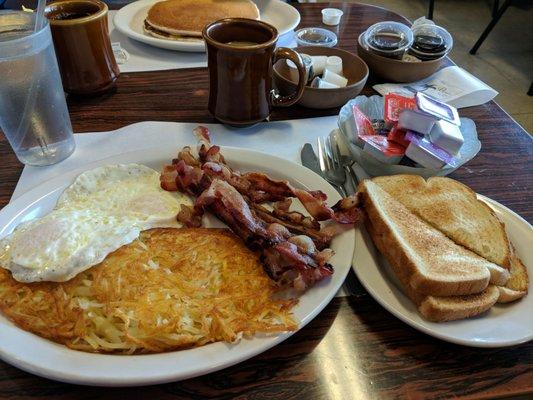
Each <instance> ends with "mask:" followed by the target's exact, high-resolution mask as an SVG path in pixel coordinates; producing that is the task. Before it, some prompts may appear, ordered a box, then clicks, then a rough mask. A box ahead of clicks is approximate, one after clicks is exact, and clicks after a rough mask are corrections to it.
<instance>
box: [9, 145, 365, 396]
mask: <svg viewBox="0 0 533 400" xmlns="http://www.w3.org/2000/svg"><path fill="white" fill-rule="evenodd" d="M177 148H178V146H176V149H177ZM221 151H222V153H223V154H224V156H225V157H226V159H227V160H228V161H229V162H230V163H231V162H232V161H233V160H235V159H238V160H239V161H238V162H243V161H244V163H246V162H247V160H248V162H249V164H250V165H257V168H258V170H263V167H264V166H265V164H268V163H269V162H270V164H268V165H269V166H270V167H271V168H272V167H273V168H274V169H277V170H279V171H287V170H290V175H291V177H292V179H293V181H296V182H300V183H301V184H303V185H304V186H305V187H309V186H312V187H313V188H314V189H320V190H323V191H324V192H325V193H326V194H327V196H328V199H329V201H328V202H330V203H331V204H334V202H336V201H338V200H339V199H340V196H339V194H338V193H337V192H336V191H335V190H334V189H333V187H331V186H330V185H329V184H328V183H327V182H326V181H325V180H323V178H322V177H320V176H319V175H317V174H315V173H314V172H312V171H311V170H309V169H307V168H305V167H303V166H301V165H299V164H296V163H293V162H291V161H289V160H286V159H282V158H279V157H276V156H273V155H270V154H267V153H263V152H259V151H255V150H250V149H245V148H238V147H230V146H221ZM174 154H175V151H174V149H169V148H168V147H165V148H162V147H151V148H147V149H144V150H137V151H132V152H128V153H123V154H119V155H114V156H110V157H107V158H104V159H102V160H98V161H95V162H92V163H89V164H87V165H85V166H83V167H80V168H78V169H75V170H73V171H70V172H69V173H67V174H64V175H62V176H59V177H55V178H52V179H49V180H47V181H45V182H43V183H42V184H40V185H38V186H37V187H35V188H34V189H32V190H30V191H28V192H26V193H24V194H22V195H21V196H20V197H18V198H17V199H16V200H14V201H13V202H12V203H9V204H8V205H7V206H6V207H4V208H3V209H2V210H0V237H2V236H4V234H5V230H6V221H5V220H6V218H7V219H8V220H9V221H13V219H14V218H16V217H17V216H19V215H21V214H24V213H25V212H26V210H27V209H28V208H30V207H32V206H33V205H35V204H38V203H39V202H40V201H42V199H43V198H44V197H46V196H48V195H49V194H50V193H53V192H55V191H59V192H62V190H63V188H64V186H66V185H68V184H69V183H70V182H72V179H73V178H74V177H75V176H77V175H78V174H79V173H81V172H83V171H86V170H88V169H91V168H94V167H96V166H99V165H104V164H110V163H126V162H135V161H134V160H132V159H139V160H141V161H139V162H140V163H143V161H142V160H146V159H150V158H153V157H157V158H163V156H162V155H165V157H164V158H165V160H166V159H168V160H169V161H170V160H171V158H172V157H173V155H174ZM167 155H168V158H167V157H166V156H167ZM250 161H251V162H250ZM285 174H286V172H285ZM343 235H344V236H343V238H342V243H343V246H346V245H348V246H350V244H351V245H352V246H354V245H355V230H354V229H352V230H350V231H347V232H346V233H345V234H343ZM334 240H335V239H334ZM339 253H340V252H339ZM344 253H346V252H344ZM347 253H349V254H347V255H346V254H343V255H342V257H343V260H342V262H343V264H344V265H335V266H336V269H335V274H334V275H333V278H332V279H331V280H329V281H328V282H325V283H324V284H323V285H319V286H318V287H315V288H313V289H311V290H310V291H309V292H307V293H306V294H305V295H304V296H313V293H315V292H313V290H315V291H316V290H321V291H324V292H325V295H324V296H323V298H321V299H317V301H318V304H316V306H315V307H314V308H313V310H312V311H311V312H309V313H307V314H306V315H305V316H304V317H303V318H302V319H300V321H299V322H300V324H299V328H298V330H297V331H295V332H287V333H283V334H280V335H276V336H272V337H268V338H255V339H253V340H250V341H244V343H245V346H247V347H246V349H245V350H246V351H245V352H244V353H243V354H241V355H239V356H237V355H234V356H232V357H230V359H229V360H225V361H224V360H222V361H221V360H218V361H217V362H214V363H212V364H211V365H209V366H208V367H205V366H202V367H197V368H189V369H188V370H187V371H186V372H183V371H179V370H178V371H176V367H174V369H173V370H172V371H168V370H166V371H164V372H153V371H152V370H150V368H147V369H146V370H145V371H148V372H147V373H146V374H144V376H137V375H135V376H128V368H127V366H128V365H130V363H139V362H142V361H141V360H145V361H147V360H150V363H149V364H148V365H154V364H155V365H158V363H157V362H156V361H157V359H158V358H159V359H161V360H163V361H167V362H168V359H169V357H172V356H173V355H175V356H176V357H178V358H179V356H180V353H182V352H189V351H194V350H202V349H206V348H209V349H213V350H212V351H211V352H206V354H209V353H213V352H214V353H216V352H217V351H218V352H219V351H224V349H222V347H227V348H229V347H230V346H227V345H226V344H224V343H221V342H218V343H214V344H210V345H207V346H202V347H199V348H195V349H190V350H181V351H177V352H167V353H160V354H151V355H134V356H117V355H105V354H91V353H84V352H78V351H75V350H70V349H68V348H66V347H65V346H62V345H59V344H56V343H53V342H50V341H48V340H46V339H43V338H40V337H38V336H36V335H34V334H31V333H29V332H26V331H24V330H22V329H20V328H18V327H16V326H14V325H13V324H12V323H11V322H9V321H7V319H6V318H5V317H4V316H3V315H0V327H1V328H3V329H0V359H2V360H3V361H5V362H7V363H9V364H11V365H14V366H16V367H18V368H20V369H22V370H25V371H27V372H30V373H33V374H35V375H38V376H42V377H45V378H49V379H54V380H57V381H61V382H67V383H74V384H83V385H91V386H113V387H121V386H143V385H152V384H159V383H166V382H172V381H179V380H183V379H189V378H193V377H196V376H201V375H205V374H208V373H211V372H215V371H218V370H220V369H223V368H227V367H230V366H232V365H235V364H238V363H240V362H242V361H245V360H247V359H249V358H251V357H254V356H256V355H258V354H261V353H263V352H265V351H267V350H268V349H270V348H272V347H274V346H275V345H277V344H279V343H281V342H282V341H284V340H286V339H287V338H289V337H290V336H292V335H293V334H294V333H296V332H298V331H299V330H301V329H302V328H303V327H304V326H305V325H306V324H307V323H309V322H310V321H311V320H312V319H313V318H315V317H316V316H317V315H318V314H319V313H320V312H321V311H322V310H323V309H324V308H325V307H326V306H327V305H328V304H329V302H330V301H331V299H332V298H333V297H334V296H335V294H336V293H337V291H338V290H339V289H340V287H341V286H342V284H343V282H344V280H345V278H346V275H347V274H348V272H349V270H350V268H351V261H352V256H353V248H352V252H347ZM328 286H329V288H328ZM316 293H318V292H316ZM297 307H298V306H297ZM7 331H9V332H11V333H7V336H6V332H7ZM10 335H11V336H10ZM13 335H18V337H17V338H16V339H14V338H13V337H12V336H13ZM7 337H8V338H9V339H10V340H12V343H11V344H12V345H13V344H14V345H16V344H17V343H20V342H19V340H18V339H20V338H22V339H20V340H21V341H22V342H23V343H26V344H28V342H27V340H29V341H30V342H29V344H30V345H31V342H32V340H33V342H34V343H37V344H39V343H41V345H42V343H45V345H46V346H50V347H53V348H55V349H56V350H58V351H60V352H61V353H67V356H69V358H70V357H72V358H73V360H77V361H78V362H79V361H80V360H86V361H87V360H89V359H94V357H97V358H98V363H99V368H98V371H97V372H95V373H94V374H92V375H91V374H87V373H83V374H82V373H80V372H76V366H77V363H76V362H75V363H74V364H70V365H68V367H67V368H66V369H64V370H60V369H59V366H58V365H53V366H50V365H42V364H40V363H39V361H38V360H36V359H28V357H27V356H23V357H21V356H20V355H19V354H17V348H6V347H9V344H6V341H5V339H6V338H7ZM13 340H14V341H13ZM254 340H259V341H260V342H261V343H259V344H258V346H256V347H254V346H253V343H252V342H253V341H254ZM241 343H243V342H241ZM249 343H252V345H251V347H252V348H251V349H250V348H249V347H250V346H249ZM240 345H241V344H238V345H237V346H236V347H235V348H234V349H237V350H238V346H240ZM21 346H22V344H21ZM215 346H216V348H215ZM30 347H31V346H30ZM210 355H212V354H210ZM36 357H37V355H36ZM119 358H122V359H123V360H124V363H123V364H124V365H122V367H123V369H120V370H118V369H117V370H116V371H115V373H116V374H115V375H113V376H111V375H109V372H108V371H104V369H105V368H100V367H102V366H104V364H105V363H106V361H110V360H111V359H115V360H116V359H119ZM71 361H72V360H71ZM175 361H176V360H174V364H175ZM178 361H179V360H178ZM91 362H92V361H91ZM67 364H68V363H67ZM82 364H83V363H82Z"/></svg>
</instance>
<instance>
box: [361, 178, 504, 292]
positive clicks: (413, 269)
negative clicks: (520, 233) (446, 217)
mask: <svg viewBox="0 0 533 400" xmlns="http://www.w3.org/2000/svg"><path fill="white" fill-rule="evenodd" d="M359 193H360V196H361V200H362V203H363V208H364V210H365V213H366V218H365V226H366V227H367V230H368V231H369V233H370V235H371V237H372V239H373V241H374V243H375V244H376V247H377V248H378V249H379V250H380V252H381V253H382V254H383V255H384V256H385V258H387V260H388V261H389V263H390V264H391V266H392V268H393V270H394V272H395V274H396V275H397V276H398V278H399V279H400V281H401V282H402V284H403V285H404V286H406V287H408V288H409V290H411V289H412V290H414V291H415V292H416V293H417V294H420V295H432V296H458V295H469V294H475V293H479V292H482V291H483V290H485V289H486V288H487V286H488V284H489V282H491V283H493V284H496V285H505V283H506V282H507V279H508V278H509V273H508V272H507V270H505V269H503V268H501V267H499V266H497V265H495V264H493V263H491V262H489V261H487V260H485V259H483V258H482V257H479V256H478V255H476V254H475V253H473V252H471V251H469V250H467V249H465V248H463V247H461V246H459V245H457V244H455V243H454V242H453V241H451V240H450V239H449V238H448V237H446V236H445V235H444V234H443V233H441V232H440V231H438V230H437V229H435V228H433V227H431V226H430V225H428V224H426V223H425V222H423V221H422V220H421V219H419V218H418V217H416V216H415V215H414V214H412V213H411V212H410V211H409V210H408V209H407V208H406V207H404V206H403V205H402V204H400V203H399V202H397V201H396V200H395V199H394V198H392V197H391V196H390V195H389V194H387V193H386V192H385V191H384V190H383V189H381V188H380V187H379V186H378V185H377V184H375V183H374V182H372V181H368V180H367V181H363V182H362V183H361V184H360V186H359Z"/></svg>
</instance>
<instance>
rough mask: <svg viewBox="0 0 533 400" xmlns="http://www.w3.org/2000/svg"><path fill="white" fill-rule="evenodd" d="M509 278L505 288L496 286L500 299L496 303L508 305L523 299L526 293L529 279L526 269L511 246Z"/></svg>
mask: <svg viewBox="0 0 533 400" xmlns="http://www.w3.org/2000/svg"><path fill="white" fill-rule="evenodd" d="M509 272H510V274H511V276H510V277H509V280H508V281H507V283H506V284H505V286H498V290H499V291H500V297H499V298H498V303H510V302H511V301H515V300H518V299H520V298H522V297H524V296H525V295H526V294H527V292H528V285H529V279H528V276H527V269H526V266H525V265H524V263H523V262H522V260H520V258H519V257H518V255H517V254H516V251H515V249H514V247H513V246H512V245H511V268H510V269H509Z"/></svg>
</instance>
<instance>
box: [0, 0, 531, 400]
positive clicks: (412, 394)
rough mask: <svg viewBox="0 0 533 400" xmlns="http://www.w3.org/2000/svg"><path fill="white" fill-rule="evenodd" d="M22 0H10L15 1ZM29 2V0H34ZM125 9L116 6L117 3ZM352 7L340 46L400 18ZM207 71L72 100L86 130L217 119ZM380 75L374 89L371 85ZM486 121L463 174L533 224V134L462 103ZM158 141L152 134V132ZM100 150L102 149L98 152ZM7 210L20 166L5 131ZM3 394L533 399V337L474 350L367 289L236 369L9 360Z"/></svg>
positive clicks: (307, 9)
mask: <svg viewBox="0 0 533 400" xmlns="http://www.w3.org/2000/svg"><path fill="white" fill-rule="evenodd" d="M14 4H15V2H14V1H13V0H9V1H8V3H7V5H8V6H9V5H11V6H13V5H14ZM25 4H26V3H25ZM114 4H115V5H116V4H117V3H114ZM333 5H334V6H336V7H338V8H342V9H343V10H344V12H345V15H344V17H343V20H342V24H341V25H340V26H339V27H338V28H337V29H336V32H337V33H338V35H339V38H340V40H339V46H340V47H341V48H344V49H346V50H351V51H355V41H356V38H357V36H358V34H359V33H360V32H361V31H362V30H364V29H365V28H366V27H367V26H368V25H370V24H372V23H374V22H377V21H380V20H398V21H402V17H400V16H398V15H396V14H394V13H391V12H388V11H386V10H384V9H380V8H377V7H370V6H364V5H358V4H333ZM297 7H298V9H299V10H300V13H301V16H302V22H301V26H319V25H321V23H320V19H321V17H320V10H321V8H323V7H324V4H305V5H299V6H297ZM207 83H208V82H207V73H206V70H205V69H189V70H175V71H163V72H146V73H129V74H122V76H121V77H120V79H119V82H118V87H117V90H116V92H114V93H110V94H108V95H105V96H101V97H96V98H92V99H76V98H69V109H70V113H71V118H72V123H73V126H74V130H75V131H76V132H92V131H103V130H111V129H116V128H119V127H121V126H124V125H127V124H131V123H134V122H139V121H144V120H164V121H188V122H191V121H193V122H214V121H213V119H212V118H211V117H210V115H209V114H208V112H207V107H206V106H207V95H208V93H207V87H208V86H207ZM371 84H372V80H370V81H369V84H368V85H367V87H366V88H365V91H364V93H366V94H370V93H372V89H371ZM337 112H338V110H337V109H332V110H323V111H316V110H309V109H305V108H301V107H291V108H288V109H278V110H276V111H275V112H274V113H273V115H272V119H274V120H279V119H293V118H305V117H314V116H323V115H335V114H337ZM461 115H462V116H465V117H468V118H471V119H473V120H474V121H475V123H476V125H477V130H478V135H479V137H480V139H481V142H482V146H483V147H482V151H481V153H480V154H479V155H478V156H477V157H476V158H475V159H474V160H472V161H471V162H469V163H468V164H466V165H465V166H464V167H462V168H460V169H459V170H458V171H457V172H456V173H454V175H453V177H454V178H456V179H459V180H460V181H462V182H464V183H466V184H468V185H470V186H471V187H472V188H473V189H474V190H476V191H477V192H479V193H482V194H485V195H487V196H489V197H491V198H493V199H495V200H497V201H499V202H501V203H502V204H504V205H506V206H508V207H509V208H511V209H512V210H514V211H516V212H517V213H519V214H520V215H522V216H523V217H524V218H526V219H527V220H528V221H532V220H533V206H532V200H533V196H532V194H531V187H532V171H533V161H532V160H533V157H532V156H533V141H532V139H531V138H530V137H529V135H528V134H527V132H525V131H524V130H523V129H522V128H521V127H520V126H519V125H518V124H516V122H514V121H513V120H512V119H511V118H510V117H509V116H508V115H507V114H506V113H505V111H503V110H502V109H501V108H500V107H499V106H498V105H497V104H496V103H494V102H489V103H487V104H485V105H483V106H479V107H471V108H467V109H462V110H461ZM147 140H148V141H149V138H147ZM95 151H96V149H95ZM0 160H1V161H0V206H2V207H3V206H4V205H5V204H7V202H8V201H9V198H10V196H11V193H12V192H13V189H14V187H15V185H16V182H17V180H18V178H19V175H20V173H21V170H22V166H21V164H20V163H19V162H18V161H17V159H16V157H15V156H14V154H13V153H12V151H11V149H10V147H9V144H8V143H7V141H6V140H5V138H4V137H3V136H0ZM0 370H1V372H0V397H2V398H8V397H9V398H34V399H44V398H58V399H59V398H61V399H66V398H81V399H91V398H109V399H111V398H114V399H116V398H157V399H159V398H162V399H167V398H194V399H207V398H240V399H279V398H284V399H300V398H303V399H324V398H336V399H337V398H339V399H365V398H368V399H381V398H410V399H423V398H431V399H449V398H452V397H462V398H502V397H516V398H524V399H525V398H531V396H533V344H532V343H528V344H523V345H519V346H515V347H512V348H504V349H475V348H467V347H462V346H458V345H453V344H449V343H445V342H442V341H439V340H437V339H433V338H431V337H429V336H427V335H424V334H422V333H420V332H418V331H416V330H414V329H412V328H410V327H409V326H407V325H406V324H404V323H402V322H401V321H399V320H398V319H396V318H395V317H393V316H392V315H391V314H389V313H388V312H387V311H385V310H384V309H383V308H382V307H381V306H380V305H379V304H377V303H376V302H375V301H374V300H373V299H372V297H370V296H369V295H368V294H367V293H366V292H365V291H364V290H361V291H360V293H359V294H357V295H354V296H351V297H347V298H335V299H334V300H333V301H332V302H331V303H330V304H329V306H328V307H326V309H325V310H324V311H323V312H322V313H321V314H320V315H319V316H318V317H316V318H315V319H314V320H313V321H312V322H311V323H310V324H309V325H308V326H307V327H305V328H304V329H302V330H301V331H300V332H298V333H297V334H296V335H294V336H293V337H292V338H291V339H289V340H287V341H286V342H284V343H282V344H281V345H279V346H277V347H275V348H273V349H271V350H270V351H267V352H266V353H264V354H262V355H259V356H257V357H255V358H253V359H251V360H249V361H246V362H244V363H241V364H239V365H237V366H235V367H232V368H229V369H226V370H223V371H219V372H216V373H212V374H209V375H206V376H203V377H200V378H196V379H191V380H187V381H184V382H177V383H171V384H166V385H158V386H152V387H145V388H135V389H110V388H105V389H104V388H87V387H81V386H75V385H67V384H62V383H58V382H53V381H50V380H46V379H42V378H38V377H35V376H33V375H30V374H27V373H25V372H22V371H20V370H18V369H16V368H14V367H11V366H9V365H7V364H5V363H2V362H0Z"/></svg>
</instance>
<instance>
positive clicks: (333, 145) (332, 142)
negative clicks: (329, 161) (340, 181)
mask: <svg viewBox="0 0 533 400" xmlns="http://www.w3.org/2000/svg"><path fill="white" fill-rule="evenodd" d="M337 134H338V132H337ZM332 136H333V138H332ZM338 140H339V138H338V137H337V135H336V134H330V135H328V137H327V142H326V145H329V148H330V149H331V155H332V157H333V160H334V161H335V162H337V163H338V164H339V165H340V166H341V167H342V168H343V169H344V173H345V175H346V176H347V177H349V180H350V183H351V186H352V188H353V192H354V193H355V192H356V191H357V184H358V183H359V179H358V177H357V175H356V174H355V172H354V171H353V169H352V165H353V164H354V161H353V160H352V159H351V158H350V157H348V156H345V155H342V153H341V149H340V146H339V142H338Z"/></svg>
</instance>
